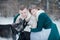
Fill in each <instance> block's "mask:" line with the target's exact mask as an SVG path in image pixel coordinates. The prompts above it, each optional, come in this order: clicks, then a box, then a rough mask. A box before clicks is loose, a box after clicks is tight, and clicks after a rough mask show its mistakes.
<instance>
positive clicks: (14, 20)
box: [13, 14, 20, 23]
mask: <svg viewBox="0 0 60 40" xmlns="http://www.w3.org/2000/svg"><path fill="white" fill-rule="evenodd" d="M19 15H20V14H17V15H16V16H15V17H14V19H13V23H15V22H16V19H17V17H18V16H19Z"/></svg>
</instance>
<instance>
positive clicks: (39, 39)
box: [0, 17, 60, 40]
mask: <svg viewBox="0 0 60 40" xmlns="http://www.w3.org/2000/svg"><path fill="white" fill-rule="evenodd" d="M53 22H54V23H55V24H56V25H57V28H58V31H59V34H60V21H53ZM12 23H13V17H7V18H5V17H0V24H2V25H5V24H12ZM47 30H48V31H50V29H46V30H45V29H43V31H42V33H43V34H42V33H40V32H38V33H35V34H34V33H31V40H47V37H48V36H49V35H48V33H49V32H48V31H47ZM36 34H38V35H36ZM39 34H41V36H42V35H43V38H42V37H41V36H39ZM46 35H48V36H46ZM37 36H38V37H37ZM34 37H35V38H36V39H34ZM0 40H12V38H1V37H0Z"/></svg>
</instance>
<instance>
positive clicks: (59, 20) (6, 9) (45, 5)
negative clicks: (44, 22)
mask: <svg viewBox="0 0 60 40" xmlns="http://www.w3.org/2000/svg"><path fill="white" fill-rule="evenodd" d="M21 4H25V5H26V6H28V7H29V6H30V5H32V4H36V5H38V6H39V7H40V8H42V9H43V10H45V11H46V12H47V14H48V15H49V17H50V18H51V19H52V21H53V22H54V23H56V24H57V28H58V31H59V33H60V0H0V24H11V23H13V18H14V16H15V15H16V14H17V13H18V10H19V8H18V7H19V6H20V5H21ZM7 30H8V29H7ZM7 30H6V31H7ZM0 33H2V32H1V30H0ZM7 33H8V31H7ZM3 35H4V34H3ZM10 35H11V33H10ZM0 39H1V40H5V39H4V38H0ZM10 39H11V40H12V38H10ZM10 39H9V40H10ZM7 40H8V39H7Z"/></svg>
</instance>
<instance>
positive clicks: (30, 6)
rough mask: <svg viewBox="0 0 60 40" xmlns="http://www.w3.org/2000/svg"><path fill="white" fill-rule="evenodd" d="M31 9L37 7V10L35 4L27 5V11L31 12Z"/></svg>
mask: <svg viewBox="0 0 60 40" xmlns="http://www.w3.org/2000/svg"><path fill="white" fill-rule="evenodd" d="M31 9H38V10H39V7H38V6H37V5H35V4H32V5H29V11H30V12H31Z"/></svg>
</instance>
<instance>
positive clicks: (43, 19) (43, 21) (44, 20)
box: [31, 13, 59, 40]
mask: <svg viewBox="0 0 60 40" xmlns="http://www.w3.org/2000/svg"><path fill="white" fill-rule="evenodd" d="M42 28H45V29H49V28H51V32H50V35H49V37H48V40H59V33H58V29H57V26H56V24H54V23H53V22H52V21H51V19H50V18H49V17H48V16H47V15H46V13H41V14H40V15H39V17H38V22H37V28H35V29H31V32H40V31H41V30H42Z"/></svg>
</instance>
